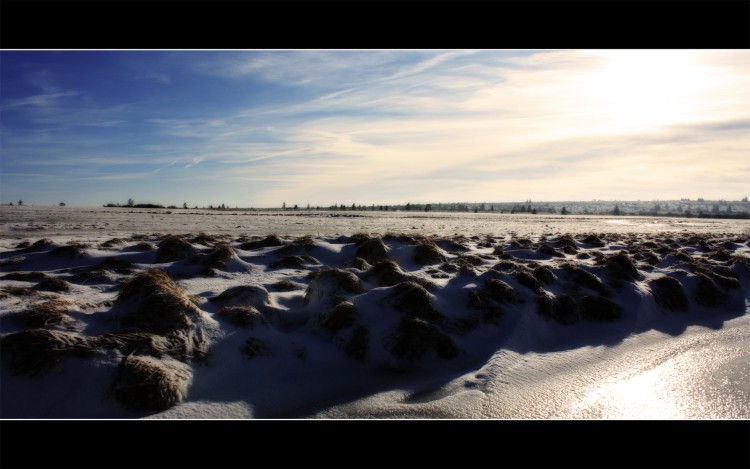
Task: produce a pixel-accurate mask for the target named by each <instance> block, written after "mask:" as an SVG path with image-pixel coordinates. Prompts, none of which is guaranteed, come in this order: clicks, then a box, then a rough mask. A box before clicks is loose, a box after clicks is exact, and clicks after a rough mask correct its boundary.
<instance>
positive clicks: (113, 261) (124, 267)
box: [93, 257, 133, 275]
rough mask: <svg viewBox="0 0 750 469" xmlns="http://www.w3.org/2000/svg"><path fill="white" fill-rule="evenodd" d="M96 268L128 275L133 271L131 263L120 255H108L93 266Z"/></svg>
mask: <svg viewBox="0 0 750 469" xmlns="http://www.w3.org/2000/svg"><path fill="white" fill-rule="evenodd" d="M93 268H94V269H96V270H106V271H109V272H116V273H118V274H124V275H130V274H132V273H133V269H132V268H133V263H132V262H130V261H129V260H126V259H122V258H120V257H108V258H107V259H105V260H103V261H101V262H99V263H98V264H96V265H95V266H94V267H93Z"/></svg>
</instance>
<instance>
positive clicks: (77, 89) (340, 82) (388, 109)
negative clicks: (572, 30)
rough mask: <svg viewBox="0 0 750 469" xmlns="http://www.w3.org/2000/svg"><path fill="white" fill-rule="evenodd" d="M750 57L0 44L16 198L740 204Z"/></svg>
mask: <svg viewBox="0 0 750 469" xmlns="http://www.w3.org/2000/svg"><path fill="white" fill-rule="evenodd" d="M748 155H750V51H748V50H257V51H254V50H242V51H236V50H230V51H214V50H205V51H201V50H198V51H184V50H165V51H125V50H124V51H112V50H90V51H35V50H4V51H0V178H1V179H0V182H1V183H2V184H1V187H2V190H1V194H0V202H1V203H3V204H7V203H9V202H13V203H16V202H17V201H18V200H19V199H22V200H23V201H24V203H25V204H34V205H54V204H57V203H59V202H65V203H67V204H69V205H80V206H101V205H102V204H106V203H124V202H126V201H127V200H128V199H129V198H132V199H134V200H135V202H136V203H160V204H164V205H178V206H182V204H183V203H187V204H188V206H190V207H192V206H196V205H197V206H208V205H214V206H217V205H221V204H226V205H227V206H230V207H234V206H239V207H250V206H254V207H280V206H281V205H282V203H284V202H285V203H286V205H287V206H288V207H289V206H294V205H295V204H298V205H299V206H301V207H304V206H306V205H307V204H310V205H313V206H315V205H320V206H324V207H328V206H329V205H332V204H344V205H347V206H349V205H351V204H352V203H355V204H357V205H360V204H362V205H368V206H369V205H370V204H376V205H380V204H405V203H407V202H411V203H431V202H463V201H466V202H482V201H492V202H512V201H522V200H527V199H532V200H534V201H562V200H582V201H583V200H593V199H599V200H654V199H662V200H668V199H680V198H683V197H689V198H698V197H703V198H705V199H710V200H716V199H726V200H739V199H740V198H741V197H744V196H747V195H749V194H748V193H747V181H750V158H748Z"/></svg>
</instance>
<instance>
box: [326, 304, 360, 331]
mask: <svg viewBox="0 0 750 469" xmlns="http://www.w3.org/2000/svg"><path fill="white" fill-rule="evenodd" d="M359 316H360V314H359V311H357V308H356V307H355V306H354V304H353V303H352V302H351V301H346V300H344V301H340V302H338V303H337V304H336V305H335V306H334V307H333V309H332V310H331V312H330V313H329V314H327V315H325V316H323V317H321V318H320V319H319V322H320V325H321V326H322V327H323V328H325V329H328V330H329V331H331V332H336V331H339V330H341V329H346V328H347V327H351V326H353V325H355V324H356V323H357V320H358V319H359Z"/></svg>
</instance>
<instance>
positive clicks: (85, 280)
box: [68, 268, 112, 285]
mask: <svg viewBox="0 0 750 469" xmlns="http://www.w3.org/2000/svg"><path fill="white" fill-rule="evenodd" d="M68 280H70V281H72V282H75V283H80V284H81V285H86V284H91V283H110V282H112V279H111V278H110V276H109V274H108V273H107V271H105V270H99V269H90V268H83V269H81V270H80V271H78V273H76V274H75V275H72V276H71V277H69V278H68Z"/></svg>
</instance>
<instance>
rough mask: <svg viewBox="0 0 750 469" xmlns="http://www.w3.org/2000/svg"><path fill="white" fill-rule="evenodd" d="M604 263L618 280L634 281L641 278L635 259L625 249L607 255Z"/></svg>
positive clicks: (609, 272) (610, 273) (608, 271)
mask: <svg viewBox="0 0 750 469" xmlns="http://www.w3.org/2000/svg"><path fill="white" fill-rule="evenodd" d="M603 264H604V265H605V266H606V270H607V273H608V274H609V275H610V276H611V277H613V278H614V279H616V280H620V281H626V282H634V281H636V280H638V279H639V278H641V274H640V272H638V269H637V268H636V266H635V264H634V263H633V260H632V259H631V258H630V256H628V255H627V254H626V253H625V252H623V251H620V252H618V253H617V254H614V255H611V256H606V257H605V258H604V262H603Z"/></svg>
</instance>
